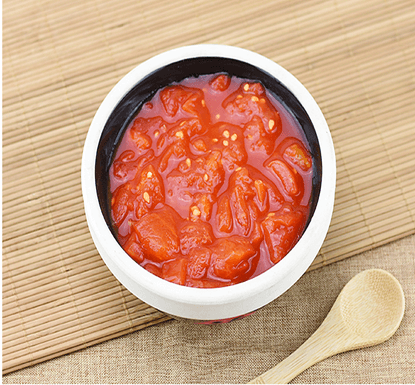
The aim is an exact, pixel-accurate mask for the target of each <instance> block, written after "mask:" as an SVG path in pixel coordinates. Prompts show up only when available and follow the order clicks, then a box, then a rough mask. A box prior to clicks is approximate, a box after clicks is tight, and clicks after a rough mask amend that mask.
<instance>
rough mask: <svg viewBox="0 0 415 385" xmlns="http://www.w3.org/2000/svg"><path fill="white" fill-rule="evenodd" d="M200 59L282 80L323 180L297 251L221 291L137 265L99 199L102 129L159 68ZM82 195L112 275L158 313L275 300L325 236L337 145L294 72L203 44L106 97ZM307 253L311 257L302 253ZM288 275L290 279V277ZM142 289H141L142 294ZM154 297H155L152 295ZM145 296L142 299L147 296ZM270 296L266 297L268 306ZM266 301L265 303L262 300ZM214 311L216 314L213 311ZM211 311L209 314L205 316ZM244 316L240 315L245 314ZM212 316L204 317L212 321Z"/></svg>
mask: <svg viewBox="0 0 415 385" xmlns="http://www.w3.org/2000/svg"><path fill="white" fill-rule="evenodd" d="M197 57H221V58H229V59H235V60H239V61H242V62H247V63H249V64H251V65H254V66H256V67H258V68H260V69H262V70H263V71H265V72H267V73H269V74H270V75H271V76H273V77H275V78H276V79H278V81H280V82H281V83H282V84H283V85H284V86H285V87H287V88H288V89H289V91H291V92H292V93H293V95H294V96H295V97H296V98H297V99H298V101H299V102H300V103H301V105H302V106H303V107H304V109H305V111H306V112H307V114H308V115H309V118H310V120H311V122H312V124H313V126H314V130H315V133H316V135H317V139H318V142H319V145H320V151H321V162H322V177H321V188H320V195H319V198H318V200H317V204H316V208H315V212H314V214H313V216H312V218H311V219H310V222H309V224H308V227H307V229H306V230H305V232H304V233H303V235H302V237H301V238H300V239H299V241H298V242H297V244H296V245H295V246H294V247H293V249H292V250H291V251H290V252H289V253H288V254H287V255H286V256H285V257H284V258H283V259H282V260H281V261H280V262H278V263H277V264H276V265H275V266H273V267H271V268H270V269H268V270H267V271H265V272H263V273H262V274H260V275H258V276H256V277H254V278H251V279H249V280H247V281H245V282H242V283H238V284H236V285H232V286H226V287H220V288H209V289H206V288H193V287H187V286H181V285H177V284H174V283H171V282H169V281H166V280H164V279H162V278H159V277H157V276H155V275H153V274H152V273H150V272H148V271H147V270H146V269H144V268H143V267H141V266H140V265H139V264H137V263H136V262H135V261H134V260H133V259H132V258H130V257H129V256H128V254H127V253H126V252H125V251H124V250H123V249H122V247H121V246H120V245H119V243H118V241H117V240H116V239H115V237H114V236H113V234H112V232H111V230H110V229H109V228H108V226H107V223H106V221H105V219H104V216H103V214H102V212H101V208H100V205H99V201H98V195H97V192H96V181H95V162H96V153H97V149H98V144H99V141H100V138H101V133H102V130H103V129H104V127H105V124H106V122H107V120H108V118H109V116H110V114H111V112H112V111H113V109H114V108H115V107H116V106H117V104H118V103H119V102H120V101H121V99H122V98H123V97H124V96H125V95H126V94H127V93H128V91H130V90H131V89H132V88H133V87H134V86H135V85H136V84H137V83H139V82H140V81H141V80H142V79H143V78H144V77H146V76H147V75H148V74H150V73H152V72H153V71H155V70H157V69H158V68H161V67H164V66H166V65H168V64H171V63H174V62H178V61H181V60H184V59H189V58H197ZM81 183H82V194H83V198H84V208H85V214H86V218H87V223H88V227H89V229H90V232H91V235H92V238H93V240H94V243H95V245H96V247H97V249H98V251H99V253H100V255H101V257H102V259H103V260H104V262H105V263H106V264H107V266H108V267H109V269H110V270H111V272H112V273H113V274H114V275H115V277H116V278H117V279H118V280H119V281H120V282H121V283H122V284H123V285H124V286H125V287H126V288H127V289H128V290H129V291H131V292H132V293H133V294H134V295H136V296H137V297H138V298H140V299H142V300H144V301H145V302H147V303H148V304H149V305H151V306H154V307H156V308H158V309H159V310H162V311H166V312H169V313H170V314H173V315H177V316H184V317H186V314H190V316H189V317H190V318H197V317H194V316H193V314H194V312H193V311H190V310H189V311H187V310H184V313H185V314H184V315H183V309H182V312H180V311H178V313H180V314H178V313H177V312H176V314H175V306H177V305H178V306H179V307H183V306H184V307H185V308H187V307H189V306H206V307H213V308H216V309H217V308H218V307H223V305H231V304H232V303H234V302H238V303H242V302H243V301H244V300H246V299H249V298H257V297H258V295H260V294H261V293H262V292H267V291H268V292H269V291H272V292H273V294H272V295H271V297H274V298H277V297H278V296H279V295H281V294H282V293H283V292H285V291H286V290H288V289H289V288H290V287H291V286H292V285H293V284H294V283H295V282H296V281H297V280H298V279H299V278H300V277H301V276H302V275H303V274H304V273H305V271H306V270H307V269H308V267H309V266H310V265H311V263H312V262H313V260H314V258H315V257H316V255H317V253H318V251H319V250H320V248H321V246H322V244H323V241H324V239H325V237H326V234H327V231H328V228H329V225H330V221H331V216H332V212H333V206H334V193H335V184H336V161H335V153H334V146H333V141H332V138H331V134H330V131H329V127H328V125H327V122H326V120H325V118H324V116H323V113H322V112H321V110H320V108H319V106H318V105H317V103H316V102H315V100H314V98H313V97H312V96H311V94H310V93H309V92H308V91H307V89H306V88H305V87H304V86H303V85H302V84H301V83H300V82H299V80H297V79H296V78H295V77H294V76H293V75H292V74H291V73H290V72H288V71H287V70H285V69H284V68H283V67H281V66H280V65H279V64H277V63H275V62H274V61H272V60H270V59H268V58H266V57H264V56H262V55H260V54H258V53H255V52H252V51H249V50H246V49H243V48H239V47H234V46H229V45H218V44H199V45H190V46H183V47H179V48H175V49H172V50H169V51H166V52H163V53H160V54H158V55H156V56H153V57H152V58H150V59H148V60H146V61H144V62H142V63H141V64H139V65H138V66H136V67H135V68H133V69H132V70H131V71H130V72H129V73H127V74H126V75H125V76H124V77H123V78H122V79H121V80H120V81H119V82H118V83H117V84H116V85H115V86H114V87H113V89H112V90H111V91H110V92H109V93H108V94H107V96H106V97H105V99H104V100H103V102H102V103H101V105H100V106H99V108H98V110H97V112H96V114H95V116H94V118H93V120H92V122H91V125H90V128H89V130H88V133H87V137H86V140H85V144H84V150H83V155H82V165H81ZM304 250H308V252H307V253H305V255H304V253H303V251H304ZM287 277H288V279H287ZM141 289H142V290H141ZM150 293H151V294H150ZM143 297H144V298H143ZM269 298H270V296H269V295H268V299H267V300H266V301H267V302H266V303H268V302H269ZM166 300H167V301H172V302H174V303H175V304H176V305H174V306H170V305H167V304H166V305H165V306H164V303H165V301H166ZM251 302H252V301H251ZM262 302H264V301H262ZM262 302H261V301H259V302H258V303H257V307H252V305H251V306H250V307H249V309H251V310H249V309H248V308H247V309H248V311H246V310H243V311H244V312H249V311H252V310H256V309H257V308H259V307H261V306H263V305H265V304H266V303H262ZM212 312H213V313H215V311H214V310H212ZM207 313H209V311H208V312H207ZM234 313H235V310H234V309H232V306H230V307H229V310H228V311H226V310H223V311H222V312H221V314H224V315H225V317H224V318H226V316H227V315H229V316H233V315H234ZM241 314H244V313H240V314H237V315H241ZM215 317H216V316H215V315H213V316H212V317H210V315H209V314H206V315H204V317H203V318H204V319H214V318H215Z"/></svg>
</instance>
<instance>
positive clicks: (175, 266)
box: [161, 258, 187, 285]
mask: <svg viewBox="0 0 415 385" xmlns="http://www.w3.org/2000/svg"><path fill="white" fill-rule="evenodd" d="M186 268H187V260H186V259H184V258H181V259H176V260H173V261H168V262H165V263H164V264H163V267H162V268H161V277H162V278H163V279H165V280H166V281H169V282H173V283H176V284H178V285H184V283H185V282H186Z"/></svg>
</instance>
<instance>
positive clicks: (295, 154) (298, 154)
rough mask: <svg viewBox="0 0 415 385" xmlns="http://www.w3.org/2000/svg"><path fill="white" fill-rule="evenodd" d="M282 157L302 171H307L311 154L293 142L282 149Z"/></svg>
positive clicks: (310, 164)
mask: <svg viewBox="0 0 415 385" xmlns="http://www.w3.org/2000/svg"><path fill="white" fill-rule="evenodd" d="M284 157H285V158H286V159H287V160H289V161H290V162H291V163H293V164H294V165H296V166H298V167H300V168H301V169H302V170H303V171H308V170H309V169H310V168H311V166H312V160H311V156H310V154H309V153H308V151H307V150H306V149H305V148H304V147H303V146H301V145H300V144H299V143H294V144H292V145H291V146H289V147H287V148H286V149H285V151H284Z"/></svg>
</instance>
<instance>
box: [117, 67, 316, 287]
mask: <svg viewBox="0 0 415 385" xmlns="http://www.w3.org/2000/svg"><path fill="white" fill-rule="evenodd" d="M312 162H313V161H312V158H311V156H310V153H309V151H308V149H307V144H306V143H305V141H304V139H303V135H302V133H301V130H300V127H299V125H298V123H297V122H296V121H295V120H294V118H293V117H292V115H291V114H290V113H289V112H288V111H286V110H285V109H284V107H283V106H282V104H281V103H279V102H278V101H277V100H275V99H274V98H273V97H272V96H271V95H270V94H269V92H267V91H266V90H265V89H264V87H263V86H262V85H261V84H260V83H257V82H254V81H250V80H247V79H240V78H236V77H232V78H231V77H229V76H227V75H226V74H215V75H204V76H200V77H197V78H188V79H185V80H184V81H182V82H181V83H180V84H173V85H171V86H169V87H166V88H164V89H162V90H160V91H158V92H157V93H156V95H155V96H154V97H153V99H152V100H151V101H150V102H148V103H145V104H144V105H143V107H142V109H141V110H140V112H139V113H138V114H137V116H136V117H135V118H134V119H133V121H132V122H131V124H130V125H129V127H128V128H127V130H126V132H125V134H124V137H123V138H122V140H121V143H120V144H119V147H118V149H117V151H116V154H115V157H114V161H113V163H112V166H111V168H110V192H111V216H112V220H113V225H114V227H115V228H116V230H117V237H118V241H119V243H120V244H121V246H122V247H123V248H124V250H125V251H126V252H127V253H128V254H129V255H130V256H131V258H133V259H134V260H135V261H136V262H137V263H139V264H140V265H141V266H143V267H144V268H145V269H147V270H148V271H150V272H152V273H153V274H156V275H157V276H159V277H161V278H164V279H166V280H169V281H171V282H174V283H177V284H181V285H187V286H193V287H205V288H208V287H218V286H227V285H231V284H236V283H239V282H242V281H245V280H247V279H249V278H252V277H254V276H256V275H258V274H260V273H262V272H263V271H265V270H267V269H268V268H270V267H271V266H273V265H274V264H275V263H278V261H280V260H281V259H282V258H283V257H284V256H285V255H286V254H287V253H288V252H289V250H291V249H292V247H293V246H294V245H295V243H296V242H297V241H298V239H299V238H300V236H301V234H302V232H303V230H304V227H305V224H306V221H307V217H308V214H309V204H310V200H311V192H312V176H313V167H312Z"/></svg>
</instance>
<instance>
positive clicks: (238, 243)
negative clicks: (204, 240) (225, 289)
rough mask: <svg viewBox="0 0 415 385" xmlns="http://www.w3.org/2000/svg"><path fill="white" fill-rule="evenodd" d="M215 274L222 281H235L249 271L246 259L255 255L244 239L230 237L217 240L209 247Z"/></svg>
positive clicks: (252, 248)
mask: <svg viewBox="0 0 415 385" xmlns="http://www.w3.org/2000/svg"><path fill="white" fill-rule="evenodd" d="M211 250H212V257H211V258H212V265H213V270H214V272H215V274H216V275H217V276H218V277H220V278H223V279H235V278H236V277H238V276H239V275H241V274H243V273H245V272H246V271H247V270H248V269H249V263H248V259H249V258H250V257H252V256H254V255H255V253H256V251H255V249H254V247H253V246H252V245H251V244H250V243H249V241H248V240H247V239H246V238H243V237H240V236H232V237H229V238H221V239H218V240H217V242H216V243H215V244H214V245H213V246H212V247H211Z"/></svg>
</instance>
